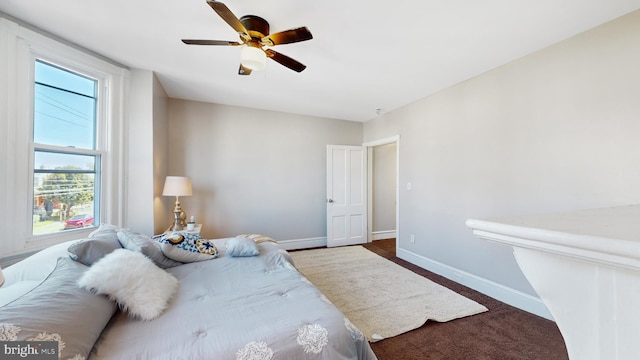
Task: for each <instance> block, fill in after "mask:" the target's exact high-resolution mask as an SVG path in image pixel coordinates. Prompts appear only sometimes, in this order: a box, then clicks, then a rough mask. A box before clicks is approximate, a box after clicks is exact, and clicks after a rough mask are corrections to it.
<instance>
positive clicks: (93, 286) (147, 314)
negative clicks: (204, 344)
mask: <svg viewBox="0 0 640 360" xmlns="http://www.w3.org/2000/svg"><path fill="white" fill-rule="evenodd" d="M78 285H80V287H82V288H85V289H87V290H89V291H91V292H93V293H96V294H106V295H108V296H109V298H110V299H111V300H114V301H116V302H117V303H118V305H119V306H120V308H121V309H122V310H124V311H127V312H128V313H129V315H131V316H134V317H138V318H140V319H142V320H147V321H148V320H153V319H155V318H156V317H158V316H160V314H162V312H163V311H164V310H165V309H166V308H167V306H168V304H169V300H170V299H171V296H173V294H174V293H175V292H176V290H177V289H178V280H177V279H176V278H175V277H174V276H173V275H171V274H169V273H167V272H166V271H164V270H162V269H160V268H159V267H158V266H156V265H155V264H154V263H153V261H151V259H149V258H148V257H146V256H144V255H143V254H141V253H138V252H133V251H129V250H126V249H118V250H114V251H113V252H112V253H110V254H108V255H106V256H105V257H103V258H102V259H100V260H98V261H97V262H96V263H95V264H93V266H91V268H90V269H89V270H87V272H85V273H84V275H83V276H82V277H81V278H80V280H79V281H78Z"/></svg>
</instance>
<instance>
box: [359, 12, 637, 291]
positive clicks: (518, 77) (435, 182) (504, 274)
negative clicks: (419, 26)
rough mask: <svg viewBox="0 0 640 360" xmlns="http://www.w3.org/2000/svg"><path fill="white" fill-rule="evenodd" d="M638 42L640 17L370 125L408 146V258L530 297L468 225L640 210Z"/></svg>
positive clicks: (404, 244)
mask: <svg viewBox="0 0 640 360" xmlns="http://www.w3.org/2000/svg"><path fill="white" fill-rule="evenodd" d="M638 34H640V12H638V11H637V12H635V13H632V14H630V15H628V16H625V17H623V18H621V19H619V20H617V21H614V22H611V23H608V24H605V25H603V26H601V27H599V28H596V29H594V30H591V31H589V32H586V33H583V34H581V35H579V36H577V37H575V38H572V39H569V40H567V41H565V42H562V43H559V44H557V45H555V46H552V47H550V48H547V49H545V50H542V51H540V52H537V53H534V54H532V55H530V56H527V57H525V58H522V59H520V60H518V61H515V62H513V63H510V64H508V65H506V66H502V67H500V68H497V69H495V70H494V71H491V72H488V73H486V74H483V75H481V76H478V77H476V78H473V79H471V80H468V81H466V82H464V83H461V84H459V85H456V86H454V87H452V88H449V89H447V90H444V91H442V92H440V93H438V94H435V95H433V96H430V97H428V98H426V99H422V100H420V101H417V102H415V103H413V104H410V105H408V106H405V107H403V108H401V109H398V110H396V111H393V112H391V113H388V114H385V115H383V116H382V117H380V118H378V119H375V120H372V121H369V122H367V123H366V124H365V126H364V139H365V141H371V140H375V139H379V138H384V137H388V136H392V135H395V134H400V136H401V142H400V160H399V161H400V184H399V187H400V210H399V211H400V224H399V231H400V247H401V248H402V249H403V250H404V251H407V252H409V253H411V254H417V255H418V256H419V257H422V258H424V259H427V260H428V261H425V262H426V263H429V261H432V260H433V261H434V262H433V264H435V263H438V264H443V266H442V267H441V268H446V267H451V268H454V269H460V270H463V271H466V272H468V273H469V274H473V276H479V277H481V278H484V279H488V280H490V281H494V282H496V283H498V284H499V285H504V286H507V287H510V288H513V289H515V290H520V291H523V292H525V293H530V294H534V291H533V289H532V288H531V287H530V286H529V285H528V282H527V281H526V280H525V278H524V277H523V275H522V273H521V272H520V270H519V268H518V266H517V265H516V263H515V261H514V258H513V254H512V249H511V248H510V247H507V246H504V245H497V244H492V243H488V242H486V241H483V240H479V239H477V238H475V237H474V236H473V235H472V234H471V232H470V231H469V229H468V228H466V226H465V221H466V220H467V219H468V218H484V217H494V216H505V215H517V214H527V213H537V212H547V211H556V210H557V211H561V210H572V209H583V208H591V207H604V206H614V205H623V204H631V203H639V202H640V186H638V185H639V184H640V141H638V139H639V134H640V106H639V104H640V67H639V66H638V64H640V37H639V35H638ZM425 81H428V79H427V80H425ZM407 183H411V184H412V190H407V187H406V185H407ZM411 234H415V239H416V241H415V244H412V243H410V242H409V236H410V235H411ZM457 280H459V281H462V282H463V283H464V282H466V281H474V280H473V279H466V278H464V277H463V276H462V275H460V277H459V278H458V279H457Z"/></svg>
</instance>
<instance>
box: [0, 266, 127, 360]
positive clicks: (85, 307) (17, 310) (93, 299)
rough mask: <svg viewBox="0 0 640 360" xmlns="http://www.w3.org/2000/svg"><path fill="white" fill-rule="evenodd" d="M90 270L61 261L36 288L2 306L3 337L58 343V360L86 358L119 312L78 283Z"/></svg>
mask: <svg viewBox="0 0 640 360" xmlns="http://www.w3.org/2000/svg"><path fill="white" fill-rule="evenodd" d="M87 269H88V267H86V266H84V265H82V264H80V263H78V262H75V261H72V260H71V259H69V258H59V259H58V262H57V264H56V268H55V269H54V270H53V272H52V273H51V274H50V275H49V276H48V277H47V278H46V279H45V280H44V281H43V282H42V283H41V284H40V285H38V286H37V287H35V288H34V289H33V290H31V291H29V292H28V293H26V294H24V295H23V296H21V297H20V298H18V299H16V300H14V301H12V302H10V303H8V304H6V305H4V306H2V307H0V335H3V337H4V338H3V340H8V341H58V349H59V352H58V354H59V358H60V359H70V358H73V357H77V358H80V357H82V358H86V357H87V356H88V355H89V352H90V351H91V349H92V348H93V344H94V343H95V342H96V340H97V339H98V336H100V333H101V332H102V329H104V327H105V326H106V325H107V323H108V322H109V319H111V316H112V315H113V314H114V312H115V311H116V305H115V304H114V303H113V302H111V301H109V299H107V298H106V297H105V296H99V295H94V294H91V293H90V292H87V291H85V290H83V289H81V288H79V287H78V285H77V281H78V279H79V278H80V277H81V276H82V274H84V272H85V271H86V270H87Z"/></svg>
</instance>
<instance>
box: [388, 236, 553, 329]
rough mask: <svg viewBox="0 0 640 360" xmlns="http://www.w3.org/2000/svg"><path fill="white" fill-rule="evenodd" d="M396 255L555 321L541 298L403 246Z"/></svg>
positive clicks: (504, 301) (506, 302)
mask: <svg viewBox="0 0 640 360" xmlns="http://www.w3.org/2000/svg"><path fill="white" fill-rule="evenodd" d="M396 255H397V256H398V257H399V258H400V259H403V260H406V261H408V262H410V263H412V264H414V265H418V266H420V267H421V268H424V269H427V270H429V271H431V272H433V273H436V274H438V275H441V276H444V277H446V278H447V279H449V280H453V281H455V282H457V283H459V284H462V285H464V286H467V287H469V288H471V289H473V290H476V291H479V292H481V293H483V294H485V295H488V296H491V297H492V298H494V299H497V300H500V301H502V302H503V303H505V304H509V305H511V306H513V307H516V308H518V309H521V310H524V311H526V312H529V313H532V314H534V315H538V316H541V317H543V318H545V319H549V320H551V321H554V319H553V316H551V313H550V312H549V310H548V309H547V307H546V306H545V305H544V303H543V302H542V300H540V298H537V297H535V296H532V295H529V294H527V293H524V292H522V291H519V290H515V289H512V288H510V287H506V286H504V285H501V284H498V283H495V282H493V281H490V280H487V279H485V278H481V277H479V276H477V275H474V274H471V273H468V272H466V271H462V270H459V269H456V268H454V267H451V266H449V265H445V264H443V263H440V262H437V261H435V260H431V259H429V258H426V257H424V256H422V255H418V254H416V253H414V252H411V251H408V250H405V249H402V248H400V249H398V252H397V254H396Z"/></svg>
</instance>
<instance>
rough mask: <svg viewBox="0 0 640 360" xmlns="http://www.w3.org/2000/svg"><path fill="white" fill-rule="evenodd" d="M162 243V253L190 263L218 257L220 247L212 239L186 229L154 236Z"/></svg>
mask: <svg viewBox="0 0 640 360" xmlns="http://www.w3.org/2000/svg"><path fill="white" fill-rule="evenodd" d="M154 239H155V240H156V241H157V242H158V243H159V244H160V249H161V250H162V253H163V254H164V255H165V256H166V257H168V258H170V259H173V260H176V261H180V262H184V263H188V262H195V261H203V260H209V259H214V258H216V257H218V249H217V248H216V246H215V244H214V243H213V241H211V240H206V239H201V238H200V235H198V234H194V233H189V232H186V231H176V232H173V233H171V234H162V235H156V236H154Z"/></svg>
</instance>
